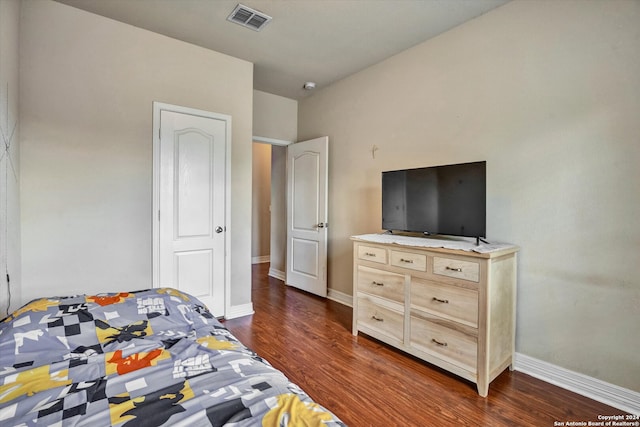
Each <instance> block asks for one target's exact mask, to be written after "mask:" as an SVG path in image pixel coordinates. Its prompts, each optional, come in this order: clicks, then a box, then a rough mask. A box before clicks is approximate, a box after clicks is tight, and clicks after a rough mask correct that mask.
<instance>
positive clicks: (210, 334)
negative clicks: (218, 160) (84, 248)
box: [0, 288, 344, 427]
mask: <svg viewBox="0 0 640 427" xmlns="http://www.w3.org/2000/svg"><path fill="white" fill-rule="evenodd" d="M0 425H2V426H13V425H16V426H18V425H19V426H23V425H24V426H31V425H43V426H91V427H98V426H127V427H129V426H162V425H166V426H186V425H189V426H191V427H199V426H223V425H225V426H344V423H342V422H341V421H340V420H339V419H338V418H337V417H336V416H335V415H334V414H332V413H331V412H329V411H328V410H326V409H325V408H323V407H321V406H320V405H318V404H317V403H314V402H313V401H312V400H311V398H310V397H309V396H308V395H307V394H306V393H305V392H304V391H303V390H302V389H300V387H298V386H297V385H295V384H293V383H291V382H290V381H289V380H288V379H287V378H286V377H285V375H284V374H283V373H282V372H280V371H278V370H276V369H275V368H273V367H272V366H271V365H270V364H269V363H268V362H267V361H265V360H264V359H262V358H261V357H260V356H258V355H257V354H256V353H254V352H253V351H251V350H250V349H248V348H247V347H245V346H244V345H243V344H242V343H240V342H239V341H238V340H237V339H236V338H235V337H234V336H233V335H232V334H231V333H230V332H229V330H227V329H226V328H225V327H224V326H223V325H222V324H221V323H220V322H219V321H218V320H217V319H215V318H214V317H213V316H212V315H211V314H210V313H209V311H208V309H207V308H206V307H205V306H204V305H203V304H202V303H201V302H200V301H199V300H198V299H197V298H195V297H192V296H190V295H187V294H185V293H182V292H180V291H178V290H176V289H171V288H158V289H148V290H143V291H134V292H121V293H110V294H104V295H94V296H91V295H80V296H72V297H56V298H43V299H39V300H36V301H33V302H31V303H29V304H27V305H25V306H24V307H22V308H20V309H19V310H17V311H15V312H14V313H13V314H11V315H10V316H9V317H7V318H5V319H4V320H2V321H1V323H0Z"/></svg>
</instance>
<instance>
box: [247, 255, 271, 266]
mask: <svg viewBox="0 0 640 427" xmlns="http://www.w3.org/2000/svg"><path fill="white" fill-rule="evenodd" d="M270 261H271V256H270V255H262V256H254V257H252V258H251V264H262V263H265V262H270Z"/></svg>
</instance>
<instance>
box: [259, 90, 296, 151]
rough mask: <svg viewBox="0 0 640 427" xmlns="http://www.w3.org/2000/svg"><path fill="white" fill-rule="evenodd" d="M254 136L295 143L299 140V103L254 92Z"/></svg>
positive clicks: (269, 94)
mask: <svg viewBox="0 0 640 427" xmlns="http://www.w3.org/2000/svg"><path fill="white" fill-rule="evenodd" d="M253 135H254V136H258V137H263V138H271V139H278V140H281V141H288V142H295V141H296V140H297V138H298V101H296V100H295V99H289V98H285V97H282V96H278V95H273V94H271V93H266V92H262V91H259V90H254V91H253Z"/></svg>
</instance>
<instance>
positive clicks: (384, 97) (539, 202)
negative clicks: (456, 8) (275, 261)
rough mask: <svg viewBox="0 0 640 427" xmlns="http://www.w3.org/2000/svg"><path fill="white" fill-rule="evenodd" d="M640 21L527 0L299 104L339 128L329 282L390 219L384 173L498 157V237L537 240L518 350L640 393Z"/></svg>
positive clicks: (605, 8) (317, 120) (490, 200)
mask: <svg viewBox="0 0 640 427" xmlns="http://www.w3.org/2000/svg"><path fill="white" fill-rule="evenodd" d="M639 22H640V2H638V1H628V0H612V1H594V0H576V1H572V0H563V1H556V2H550V1H544V0H540V1H534V0H526V1H519V0H516V1H513V2H510V3H508V4H506V5H505V6H502V7H500V8H498V9H496V10H494V11H492V12H490V13H488V14H486V15H483V16H482V17H479V18H477V19H475V20H473V21H470V22H468V23H466V24H464V25H462V26H459V27H457V28H455V29H453V30H452V31H449V32H447V33H444V34H442V35H441V36H439V37H437V38H435V39H433V40H431V41H428V42H425V43H423V44H420V45H418V46H416V47H414V48H412V49H410V50H408V51H406V52H403V53H401V54H399V55H397V56H395V57H392V58H390V59H388V60H386V61H384V62H382V63H380V64H377V65H375V66H373V67H370V68H368V69H366V70H364V71H362V72H360V73H357V74H355V75H352V76H351V77H349V78H347V79H344V80H343V81H341V82H339V83H337V84H334V85H332V86H330V87H328V88H326V89H324V90H321V91H318V92H316V93H315V94H314V95H313V96H312V97H310V98H307V99H305V100H303V101H300V108H299V129H298V132H299V138H300V139H308V138H313V137H318V136H321V135H329V137H330V144H331V150H330V153H331V154H330V173H329V175H330V182H329V186H330V191H331V193H330V215H329V216H330V222H331V224H332V225H331V228H330V229H329V286H330V288H332V289H334V290H337V291H340V292H344V293H348V294H351V293H352V291H351V280H352V279H351V278H352V254H351V242H350V241H349V236H351V235H355V234H359V233H368V232H376V231H380V172H381V171H384V170H390V169H398V168H410V167H418V166H428V165H438V164H447V163H458V162H466V161H473V160H486V161H487V168H488V171H487V178H488V183H487V230H488V239H489V240H490V241H507V242H512V243H515V244H518V245H520V246H521V248H522V250H521V252H520V258H519V259H520V261H519V272H518V279H519V283H518V302H517V311H518V314H517V321H518V324H517V339H516V347H517V351H518V352H520V353H523V354H526V355H529V356H532V357H534V358H538V359H541V360H544V361H547V362H550V363H552V364H555V365H558V366H561V367H564V368H567V369H570V370H573V371H577V372H580V373H583V374H586V375H589V376H592V377H595V378H599V379H601V380H604V381H607V382H610V383H613V384H617V385H620V386H622V387H625V388H628V389H631V390H635V391H640V376H639V375H637V373H638V372H640V358H638V354H639V353H640V334H638V331H637V326H638V325H640V309H639V308H638V307H640V292H639V289H640V271H639V267H638V265H639V264H638V253H639V251H640V246H639V245H640V222H639V221H638V218H640V191H638V183H640V168H639V167H638V163H639V160H640V141H639V140H638V135H640V120H638V117H640V84H639V83H640V80H639V79H640V77H639V76H640V25H638V23H639ZM374 145H376V146H377V147H378V148H379V150H378V151H377V152H376V155H375V158H374V157H373V156H372V154H371V148H372V146H374Z"/></svg>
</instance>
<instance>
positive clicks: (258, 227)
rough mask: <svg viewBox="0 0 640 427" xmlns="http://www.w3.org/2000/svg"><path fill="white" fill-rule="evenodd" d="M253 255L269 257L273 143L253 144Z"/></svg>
mask: <svg viewBox="0 0 640 427" xmlns="http://www.w3.org/2000/svg"><path fill="white" fill-rule="evenodd" d="M251 192H252V203H251V206H252V209H251V212H252V215H251V229H252V232H251V257H252V259H253V260H254V262H260V260H259V259H257V258H261V257H268V256H269V250H270V243H271V212H270V210H271V145H269V144H260V143H254V144H253V185H252V190H251Z"/></svg>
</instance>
